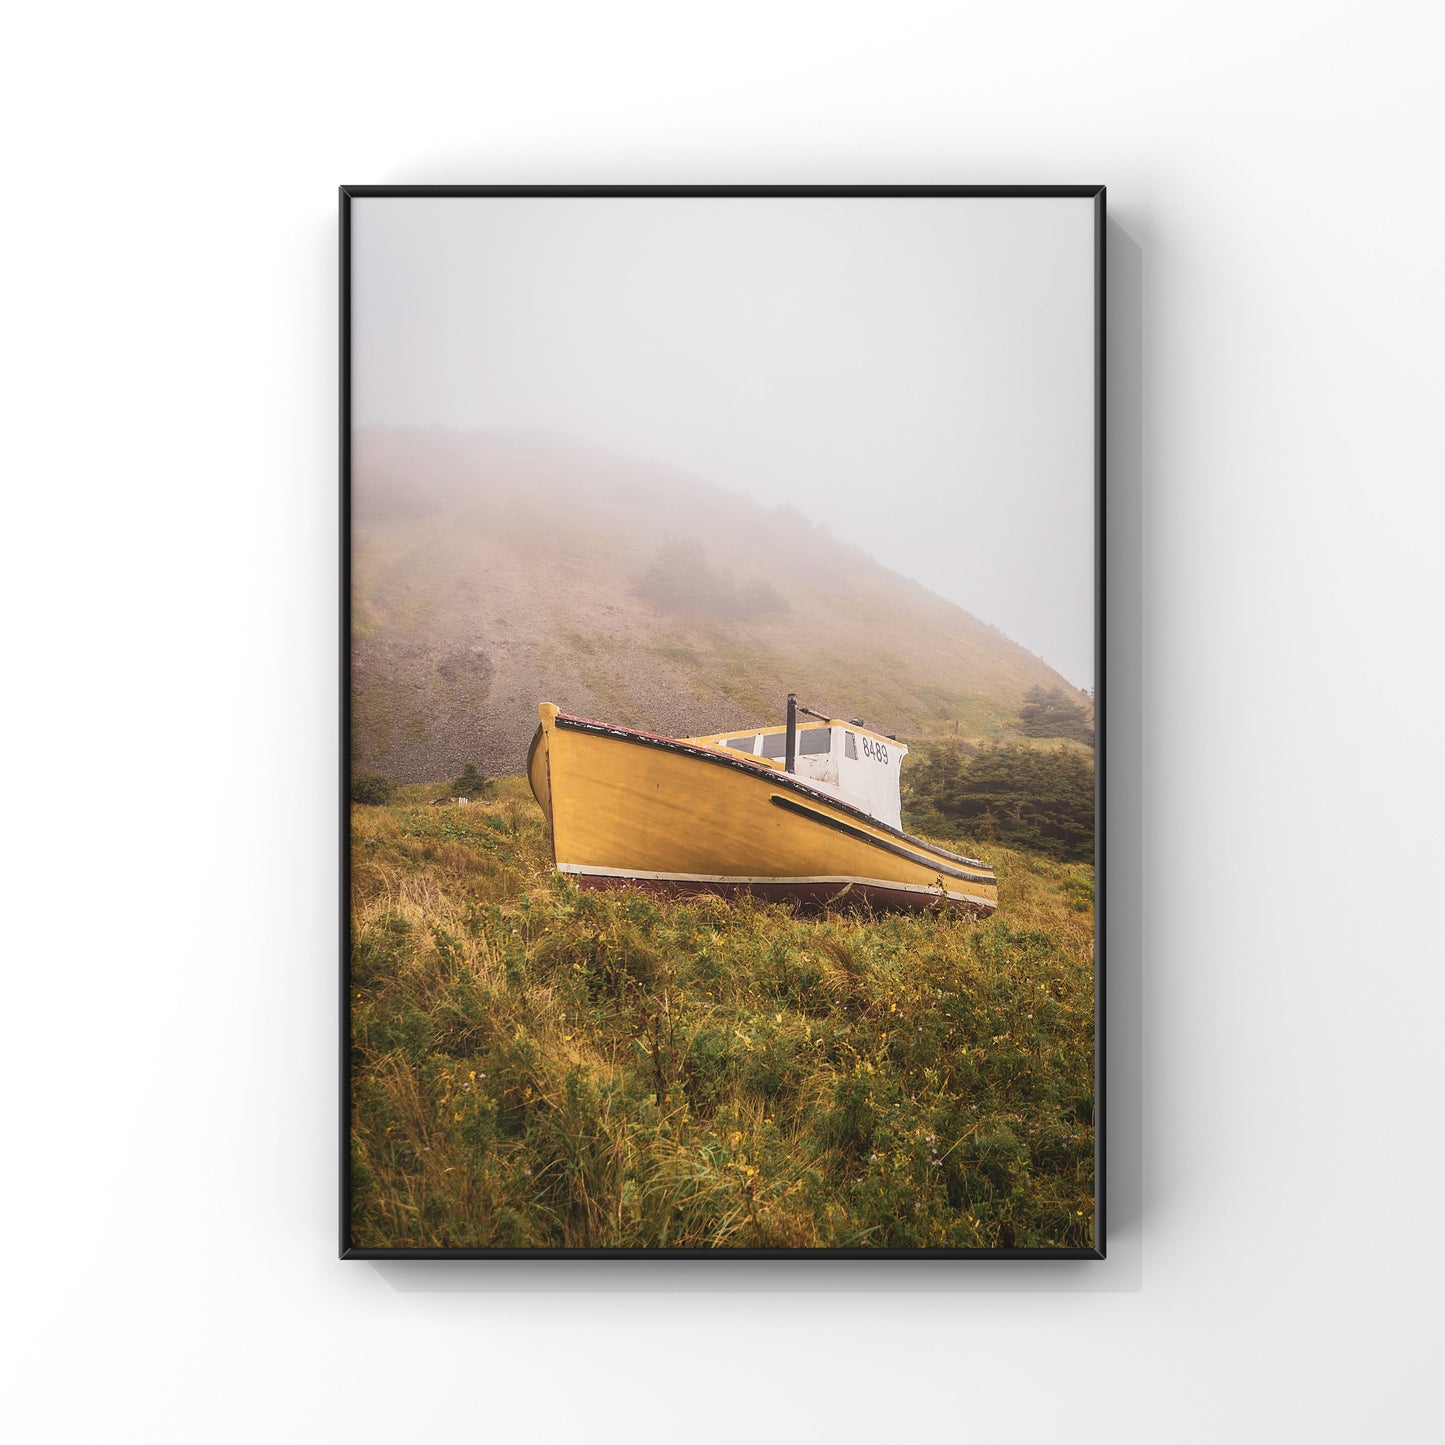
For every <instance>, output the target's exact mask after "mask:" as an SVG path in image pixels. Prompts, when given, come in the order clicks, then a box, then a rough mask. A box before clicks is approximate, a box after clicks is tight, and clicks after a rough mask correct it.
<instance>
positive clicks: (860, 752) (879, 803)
mask: <svg viewBox="0 0 1445 1445" xmlns="http://www.w3.org/2000/svg"><path fill="white" fill-rule="evenodd" d="M692 741H696V742H700V743H707V744H708V745H710V746H712V747H720V748H729V749H732V750H734V751H736V752H740V753H749V754H751V755H752V756H753V757H757V758H767V759H768V760H769V761H770V762H771V763H773V764H774V766H776V767H778V768H781V767H782V766H783V760H784V757H785V755H786V751H787V743H788V739H787V729H786V728H778V727H774V728H762V729H759V730H758V731H757V732H753V733H721V734H718V735H716V736H714V737H709V738H696V739H693V740H692ZM907 755H908V749H907V747H906V746H905V745H904V744H903V743H900V742H899V741H898V740H897V739H896V738H889V737H882V736H880V735H879V734H878V733H874V732H869V731H868V730H867V729H866V728H862V727H859V726H858V725H857V724H856V723H846V722H839V721H837V720H833V721H829V722H826V723H822V722H817V723H814V722H809V723H801V724H799V726H798V737H797V751H796V756H795V759H794V763H793V775H794V776H795V777H798V778H801V779H802V780H803V781H804V782H807V783H810V784H812V785H813V786H814V787H816V788H817V789H818V791H819V792H821V793H827V794H828V795H830V796H831V797H835V798H837V799H838V800H839V802H842V803H849V804H851V805H852V806H853V807H855V808H859V809H861V810H862V811H863V812H865V813H867V814H868V816H869V817H870V818H876V819H877V820H878V821H879V822H880V823H887V824H888V826H889V827H890V828H897V829H899V830H901V829H902V827H903V815H902V808H901V805H900V802H899V793H898V781H899V776H900V770H901V767H902V763H903V759H904V758H905V757H907Z"/></svg>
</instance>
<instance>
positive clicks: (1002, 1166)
mask: <svg viewBox="0 0 1445 1445" xmlns="http://www.w3.org/2000/svg"><path fill="white" fill-rule="evenodd" d="M353 829H354V834H353V845H354V847H353V855H354V862H353V882H354V888H353V895H354V925H353V951H352V984H353V987H352V996H351V1022H352V1047H353V1054H352V1075H353V1131H352V1174H353V1197H352V1232H353V1238H354V1243H355V1244H357V1245H358V1246H361V1247H372V1248H384V1247H389V1248H423V1247H428V1248H430V1247H442V1248H489V1247H495V1248H528V1247H578V1248H603V1249H605V1248H665V1247H701V1248H723V1249H726V1248H809V1247H826V1248H850V1247H858V1248H868V1247H891V1248H967V1247H985V1248H987V1247H1000V1246H1003V1247H1008V1246H1015V1245H1016V1246H1019V1247H1039V1248H1049V1247H1086V1246H1088V1245H1089V1244H1090V1243H1091V1242H1092V1230H1093V1173H1094V1138H1093V1062H1094V1061H1093V911H1092V870H1091V869H1088V868H1086V867H1083V866H1079V865H1073V866H1070V865H1064V864H1057V863H1051V862H1049V861H1047V860H1043V859H1040V858H1035V857H1031V856H1029V855H1026V854H1021V853H1011V852H1007V851H1004V850H998V849H994V850H992V851H991V853H990V855H989V856H990V859H991V861H993V862H994V863H995V864H996V866H997V867H998V870H999V877H1000V899H1001V906H1000V911H999V914H998V915H997V916H996V917H995V918H993V919H991V920H989V921H988V922H985V923H982V924H976V923H972V922H969V921H968V920H967V919H964V918H961V917H957V916H954V915H951V914H928V915H912V916H900V915H893V916H883V917H876V918H874V917H867V916H859V915H856V914H823V915H819V916H812V917H795V916H793V915H792V914H791V913H789V912H788V911H786V910H785V909H782V908H779V907H776V906H766V905H754V904H750V903H741V904H729V903H726V902H723V901H720V900H717V899H711V898H702V899H696V900H691V901H680V902H664V901H658V900H656V899H652V898H649V897H646V896H644V895H641V894H638V893H635V892H630V891H627V892H616V893H609V894H589V893H581V892H579V891H578V890H576V889H575V888H574V887H573V886H572V885H571V884H570V883H568V882H567V881H566V880H565V879H562V878H559V877H557V876H556V875H554V874H553V873H552V872H551V869H550V865H549V858H548V853H547V845H546V834H545V830H544V828H543V825H542V821H541V817H540V814H539V813H538V812H537V810H536V808H535V805H534V804H533V803H532V801H531V798H530V796H529V795H528V794H527V793H526V786H525V783H523V782H521V781H520V780H504V781H503V782H502V783H501V784H499V786H498V789H497V796H496V797H495V798H494V799H493V800H492V801H490V802H488V803H486V804H482V805H473V806H470V807H466V808H430V807H425V806H416V805H414V804H412V803H403V804H401V805H398V806H394V807H389V808H358V809H356V810H355V812H354V818H353ZM952 841H955V842H960V841H961V842H963V843H964V844H965V845H966V846H965V851H968V848H967V845H968V842H969V840H952ZM974 846H977V845H976V844H975V845H974Z"/></svg>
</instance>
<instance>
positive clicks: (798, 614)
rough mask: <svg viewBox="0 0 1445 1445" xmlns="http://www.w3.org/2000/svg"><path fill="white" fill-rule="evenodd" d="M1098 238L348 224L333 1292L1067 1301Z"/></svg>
mask: <svg viewBox="0 0 1445 1445" xmlns="http://www.w3.org/2000/svg"><path fill="white" fill-rule="evenodd" d="M1103 204H1104V203H1103V192H1102V189H1101V188H1099V187H1093V186H1090V187H1075V188H1067V187H1058V188H1038V189H1023V188H1020V189H1013V190H993V191H990V190H966V189H925V190H911V191H894V190H889V191H881V190H879V191H868V190H861V191H843V190H834V191H812V190H807V191H779V192H774V191H745V190H744V191H686V190H670V191H623V190H599V191H569V190H552V191H548V190H485V189H465V188H455V189H447V188H443V189H422V190H417V189H402V188H393V189H387V188H369V187H347V188H344V189H343V192H342V196H341V206H342V281H343V284H342V318H341V322H342V470H343V513H344V524H345V525H344V527H343V533H344V535H343V558H342V570H343V584H344V608H343V610H344V613H345V616H344V619H343V625H344V637H343V646H344V653H345V669H344V670H345V673H346V676H345V677H344V679H343V692H344V702H343V707H344V713H345V722H346V728H345V732H346V736H345V738H344V740H343V747H344V750H345V757H344V759H343V774H344V785H345V798H344V800H343V813H344V827H343V832H344V837H345V844H346V862H345V865H344V867H343V893H344V897H343V904H344V914H345V917H346V920H347V921H346V927H345V934H346V936H345V939H344V946H343V963H342V984H343V990H344V995H343V996H344V1003H343V1020H342V1023H343V1033H344V1041H345V1049H344V1055H345V1057H344V1061H343V1081H342V1096H343V1097H342V1135H343V1138H342V1176H343V1186H342V1200H341V1250H342V1254H343V1255H344V1256H346V1257H352V1258H390V1257H407V1256H427V1257H430V1256H433V1255H444V1256H455V1257H473V1256H484V1257H517V1256H520V1257H537V1256H543V1255H553V1254H575V1255H579V1256H608V1257H613V1256H617V1257H621V1256H627V1257H634V1256H636V1257H649V1256H653V1257H659V1256H668V1255H676V1254H679V1253H687V1254H689V1255H694V1256H713V1257H734V1258H736V1257H751V1256H759V1255H761V1256H772V1255H779V1256H797V1255H814V1256H819V1257H829V1256H838V1255H844V1256H859V1257H870V1256H899V1255H903V1256H920V1257H922V1256H974V1255H977V1256H982V1257H1005V1258H1007V1257H1021V1256H1022V1257H1034V1256H1039V1257H1055V1258H1070V1257H1087V1258H1098V1257H1101V1256H1102V1251H1103V1227H1102V1211H1101V1183H1100V1179H1101V1175H1100V1167H1099V1164H1100V1160H1099V1145H1100V1142H1101V1133H1100V1122H1101V1120H1100V1115H1099V1110H1100V1104H1101V1100H1100V1097H1099V1069H1098V1055H1097V1027H1096V1025H1097V1019H1098V1017H1099V1000H1100V983H1101V979H1100V972H1099V963H1100V959H1099V954H1098V950H1097V948H1096V939H1097V923H1096V891H1097V888H1096V884H1097V874H1096V865H1097V863H1098V861H1099V858H1100V846H1099V839H1100V819H1099V816H1098V808H1097V800H1098V798H1099V796H1100V794H1099V789H1098V785H1097V778H1098V776H1099V764H1098V758H1099V754H1100V749H1101V741H1102V740H1101V737H1100V736H1099V732H1098V727H1099V718H1098V711H1097V710H1096V690H1097V689H1098V688H1099V687H1100V684H1101V681H1102V679H1101V677H1100V665H1101V656H1100V649H1099V645H1098V639H1099V638H1100V636H1101V635H1102V633H1101V626H1102V617H1101V605H1102V577H1101V575H1100V571H1101V563H1100V556H1101V549H1100V546H1099V537H1098V519H1099V517H1100V516H1101V515H1102V496H1103V492H1102V487H1103V479H1102V428H1101V414H1100V405H1101V403H1100V397H1101V396H1102V381H1103V375H1102V366H1103V345H1102V335H1101V330H1100V327H1101V323H1100V320H1099V317H1100V314H1101V310H1100V308H1101V301H1102V282H1101V277H1102V262H1103V216H1104V211H1103Z"/></svg>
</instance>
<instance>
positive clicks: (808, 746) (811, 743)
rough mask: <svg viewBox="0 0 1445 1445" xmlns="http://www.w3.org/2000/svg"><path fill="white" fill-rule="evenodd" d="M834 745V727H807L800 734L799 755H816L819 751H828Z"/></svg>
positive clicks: (809, 756) (808, 756)
mask: <svg viewBox="0 0 1445 1445" xmlns="http://www.w3.org/2000/svg"><path fill="white" fill-rule="evenodd" d="M832 746H833V729H832V728H805V729H804V730H803V731H802V732H800V733H799V734H798V755H799V757H804V758H812V757H816V756H817V755H818V754H819V753H826V752H828V751H829V750H830V749H831V748H832Z"/></svg>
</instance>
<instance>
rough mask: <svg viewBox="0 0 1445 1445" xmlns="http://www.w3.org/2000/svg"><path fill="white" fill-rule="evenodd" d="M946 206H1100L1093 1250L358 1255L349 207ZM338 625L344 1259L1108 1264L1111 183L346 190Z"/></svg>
mask: <svg viewBox="0 0 1445 1445" xmlns="http://www.w3.org/2000/svg"><path fill="white" fill-rule="evenodd" d="M538 197H564V198H592V197H597V198H608V199H620V198H673V197H678V198H683V197H686V198H709V199H723V198H730V197H738V198H753V199H759V198H769V197H786V198H805V197H824V198H862V199H891V198H929V197H938V198H949V199H1038V200H1048V199H1072V200H1091V201H1092V202H1093V203H1094V205H1093V242H1094V256H1093V278H1094V296H1093V303H1094V376H1093V390H1094V411H1093V424H1094V587H1095V595H1094V647H1095V659H1096V669H1097V672H1096V684H1095V725H1096V728H1097V740H1096V751H1095V759H1096V761H1095V814H1094V817H1095V830H1094V866H1095V903H1094V917H1095V931H1094V943H1095V949H1094V1024H1095V1035H1094V1037H1095V1049H1094V1075H1095V1095H1094V1098H1095V1108H1094V1147H1093V1165H1094V1201H1095V1203H1094V1210H1095V1213H1094V1239H1095V1244H1094V1246H1093V1247H1092V1248H1060V1249H1033V1248H1017V1247H999V1248H980V1249H952V1248H948V1249H932V1248H916V1249H889V1248H876V1249H874V1248H849V1249H755V1248H737V1249H734V1248H717V1249H692V1248H688V1249H676V1248H644V1249H630V1248H625V1249H623V1248H618V1249H561V1248H557V1249H553V1248H522V1249H507V1248H498V1249H428V1248H420V1249H391V1248H385V1249H379V1248H369V1247H361V1246H358V1245H357V1244H355V1243H354V1241H353V1238H352V1225H351V1210H352V1169H351V1145H352V1106H353V1099H352V1076H351V1067H350V1059H351V1047H352V1040H351V1011H350V1005H351V996H352V983H351V906H352V870H351V807H352V805H351V798H350V783H351V774H352V767H351V737H352V689H351V647H352V567H351V562H352V492H351V475H352V302H353V294H352V203H353V202H354V201H357V200H365V199H373V198H386V199H406V198H424V199H445V198H468V199H470V198H538ZM339 207H340V213H339V282H340V285H339V298H338V305H339V327H338V331H339V360H338V367H339V381H340V387H339V391H340V395H339V434H338V456H339V500H338V514H339V539H338V546H339V578H340V589H339V598H338V606H339V617H340V628H339V634H338V660H337V666H338V673H339V687H338V696H339V716H338V722H339V728H340V749H339V758H338V775H337V795H338V847H339V853H340V869H339V875H340V891H339V897H338V936H339V969H338V978H339V996H338V1041H337V1044H338V1093H339V1098H338V1105H339V1108H338V1113H339V1162H338V1188H339V1196H340V1197H339V1217H338V1234H339V1249H338V1255H339V1258H341V1259H347V1260H404V1259H425V1260H437V1259H465V1260H474V1259H501V1260H517V1259H527V1260H551V1259H589V1260H591V1259H611V1260H634V1259H643V1260H649V1259H689V1260H695V1259H713V1260H718V1261H727V1260H737V1259H748V1260H752V1259H890V1260H892V1259H907V1260H930V1259H931V1260H937V1259H959V1260H970V1259H985V1260H1004V1259H1007V1260H1013V1259H1018V1260H1033V1259H1049V1260H1102V1259H1104V1258H1105V1257H1106V1252H1107V1227H1106V1219H1107V1214H1106V1203H1107V1196H1106V1174H1107V1169H1106V1156H1107V1124H1106V1120H1107V1108H1106V1070H1105V1059H1106V1052H1107V1050H1106V1032H1105V1029H1106V1017H1107V1010H1106V997H1107V957H1106V947H1105V940H1106V927H1105V919H1106V867H1105V858H1106V852H1105V837H1106V808H1105V798H1106V789H1105V778H1106V754H1107V736H1108V731H1107V713H1106V709H1107V675H1108V671H1107V659H1106V652H1105V608H1106V586H1105V579H1106V557H1105V514H1106V492H1107V487H1106V435H1105V421H1106V417H1105V394H1106V393H1105V373H1106V363H1107V347H1106V331H1105V274H1106V265H1105V259H1106V257H1105V249H1106V188H1105V187H1104V186H1102V185H1036V186H1029V185H1021V186H403V185H391V186H361V185H343V186H341V187H340V188H339Z"/></svg>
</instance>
